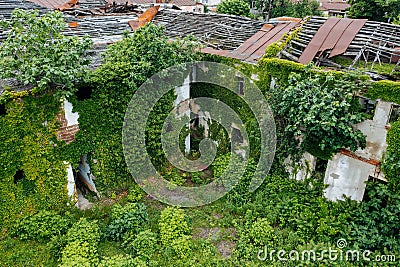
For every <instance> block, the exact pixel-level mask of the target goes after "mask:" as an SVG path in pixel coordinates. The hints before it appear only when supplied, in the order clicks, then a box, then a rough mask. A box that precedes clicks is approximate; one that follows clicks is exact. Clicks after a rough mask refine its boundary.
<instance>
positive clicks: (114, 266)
mask: <svg viewBox="0 0 400 267" xmlns="http://www.w3.org/2000/svg"><path fill="white" fill-rule="evenodd" d="M131 266H132V267H134V266H140V265H137V264H135V260H134V259H132V258H131V257H130V256H125V255H115V256H111V257H104V259H102V260H101V261H100V264H99V265H98V267H131Z"/></svg>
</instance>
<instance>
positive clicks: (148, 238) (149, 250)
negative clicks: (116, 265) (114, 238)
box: [123, 230, 158, 261]
mask: <svg viewBox="0 0 400 267" xmlns="http://www.w3.org/2000/svg"><path fill="white" fill-rule="evenodd" d="M157 240H158V236H157V234H155V233H153V232H152V231H151V230H145V231H142V232H140V233H138V234H137V235H136V236H135V235H129V236H125V237H124V242H123V246H124V247H125V248H126V249H127V250H128V251H129V252H130V253H131V254H132V255H134V256H137V257H140V258H141V259H142V260H144V261H146V260H149V259H151V258H152V257H153V256H154V253H155V252H156V251H157V248H158V241H157Z"/></svg>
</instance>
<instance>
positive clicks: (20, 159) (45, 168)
mask: <svg viewBox="0 0 400 267" xmlns="http://www.w3.org/2000/svg"><path fill="white" fill-rule="evenodd" d="M59 107H60V102H59V101H58V100H57V99H56V98H54V96H52V95H43V96H41V97H31V96H28V97H25V98H24V100H23V101H21V100H13V101H10V102H8V103H6V110H7V114H6V115H5V116H0V144H1V145H0V178H1V181H2V182H1V183H0V194H1V196H2V198H3V199H4V201H1V202H0V228H2V229H3V230H5V229H7V228H9V227H10V226H11V225H12V224H13V222H15V221H17V220H18V219H20V218H23V217H25V216H27V215H30V214H33V213H35V212H37V211H39V210H48V209H52V210H55V211H60V210H64V209H66V208H67V206H68V205H70V204H71V203H70V202H69V201H68V197H67V192H66V176H67V173H66V165H65V164H64V163H63V160H65V156H64V155H60V151H59V149H58V148H59V147H60V145H61V143H60V142H59V141H57V138H56V131H57V128H58V125H57V122H56V114H57V113H58V112H59ZM17 172H18V173H20V174H21V173H22V174H23V175H22V177H19V178H21V179H20V180H18V179H16V180H14V175H16V174H17Z"/></svg>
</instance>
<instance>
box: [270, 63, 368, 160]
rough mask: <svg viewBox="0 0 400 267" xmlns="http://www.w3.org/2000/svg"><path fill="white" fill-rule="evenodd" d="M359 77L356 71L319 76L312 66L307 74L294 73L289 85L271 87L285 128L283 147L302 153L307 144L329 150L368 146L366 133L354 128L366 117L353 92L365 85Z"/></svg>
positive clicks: (273, 100) (290, 76)
mask: <svg viewBox="0 0 400 267" xmlns="http://www.w3.org/2000/svg"><path fill="white" fill-rule="evenodd" d="M357 79H358V77H357V76H356V75H354V74H344V75H342V76H341V77H340V78H338V77H335V76H334V75H330V74H329V75H319V74H316V75H315V74H313V70H312V65H308V66H307V67H306V69H305V73H304V74H297V73H296V74H295V73H292V74H290V75H289V80H288V85H287V86H286V85H279V86H275V88H273V89H271V92H272V95H273V97H272V101H271V102H272V106H273V110H274V112H275V114H276V120H277V121H279V124H281V127H282V128H283V129H282V131H283V132H282V133H280V134H281V135H282V137H281V138H282V139H283V140H282V142H281V144H280V148H281V149H280V150H281V151H283V153H288V154H289V155H297V156H299V155H301V154H302V153H303V152H304V151H305V144H307V143H309V144H310V143H311V144H315V145H316V146H318V148H319V149H320V150H322V151H328V152H329V153H333V152H336V151H337V150H339V149H340V148H342V147H348V148H350V149H351V150H352V151H355V150H356V149H357V148H359V147H361V148H363V147H365V136H364V135H363V133H362V132H361V131H360V130H354V127H353V125H354V124H356V123H359V122H361V121H362V120H363V114H362V113H361V112H359V111H358V110H356V108H355V105H354V102H355V99H354V97H353V95H354V93H355V92H357V91H358V90H359V89H360V88H362V85H363V84H362V82H361V81H358V80H357ZM358 82H360V84H358ZM294 107H296V108H294ZM300 137H301V138H302V140H303V142H300V141H299V138H300Z"/></svg>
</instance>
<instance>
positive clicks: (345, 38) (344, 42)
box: [329, 19, 367, 58]
mask: <svg viewBox="0 0 400 267" xmlns="http://www.w3.org/2000/svg"><path fill="white" fill-rule="evenodd" d="M366 22H367V20H366V19H359V20H353V21H352V23H351V24H350V25H349V26H348V27H347V28H346V31H345V32H344V33H343V34H342V36H341V38H340V39H339V40H338V41H337V42H336V44H335V46H334V47H333V49H332V51H331V53H330V54H329V58H331V57H334V56H337V55H341V54H343V53H344V52H346V50H347V48H348V47H349V45H350V44H351V42H352V41H353V39H354V37H355V35H356V34H357V33H358V32H359V31H360V30H361V28H362V27H363V26H364V24H365V23H366Z"/></svg>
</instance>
